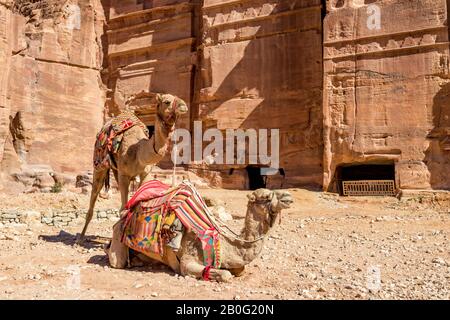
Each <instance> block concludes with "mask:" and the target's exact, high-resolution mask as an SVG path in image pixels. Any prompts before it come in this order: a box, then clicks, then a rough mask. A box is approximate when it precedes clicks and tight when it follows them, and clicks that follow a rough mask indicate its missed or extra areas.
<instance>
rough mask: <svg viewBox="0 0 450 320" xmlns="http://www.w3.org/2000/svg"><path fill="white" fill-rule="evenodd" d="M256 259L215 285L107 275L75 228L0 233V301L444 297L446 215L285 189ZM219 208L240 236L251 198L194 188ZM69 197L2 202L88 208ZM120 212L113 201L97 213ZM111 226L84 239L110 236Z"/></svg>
mask: <svg viewBox="0 0 450 320" xmlns="http://www.w3.org/2000/svg"><path fill="white" fill-rule="evenodd" d="M291 192H292V194H293V195H294V198H295V203H294V205H293V207H292V208H291V209H289V210H287V211H285V212H284V213H283V216H282V220H281V224H280V225H276V227H275V228H274V229H273V231H272V233H271V235H270V236H269V237H268V238H267V239H266V242H265V247H264V250H263V252H262V254H261V256H260V257H259V258H257V259H256V260H255V261H253V262H252V263H251V264H250V265H249V266H248V268H247V272H246V274H245V275H244V276H242V277H240V278H234V279H233V280H232V281H231V282H230V283H225V284H218V283H213V282H205V281H198V280H195V279H191V278H184V277H181V276H178V275H176V274H174V273H173V272H172V271H170V270H168V269H167V268H166V267H165V266H163V265H161V264H154V265H151V266H146V267H141V268H133V269H127V270H115V269H111V268H109V267H108V260H107V257H106V255H105V253H104V252H103V248H102V246H103V244H102V243H101V240H102V239H101V238H95V239H94V238H92V241H89V242H87V243H86V244H85V245H84V246H83V247H76V246H74V241H75V236H76V234H77V233H78V232H79V231H80V230H81V228H82V221H80V224H79V225H75V226H71V227H67V229H64V230H61V229H60V228H56V227H47V226H45V225H42V224H37V225H32V226H26V225H15V226H6V225H0V239H2V240H0V298H1V299H242V300H244V299H450V241H449V236H450V210H449V209H448V208H445V207H431V206H424V205H421V204H420V201H418V202H417V203H416V202H414V203H404V201H399V200H397V199H396V198H339V197H336V196H334V195H329V194H323V193H320V192H311V191H306V190H299V189H294V190H291ZM201 193H202V194H204V195H207V196H210V197H212V198H217V199H221V200H222V201H224V202H225V207H226V208H227V210H228V212H229V213H231V214H232V215H233V217H234V220H233V221H232V222H231V226H232V227H233V228H234V229H235V230H240V227H241V226H242V225H243V217H244V215H245V208H246V203H247V199H246V195H247V194H248V191H230V190H213V189H209V190H201ZM87 201H88V197H87V196H86V195H81V194H74V193H61V194H33V195H21V196H18V197H7V196H0V203H1V206H2V208H33V209H35V210H41V211H43V210H46V209H47V208H50V207H51V208H87ZM117 206H118V197H117V195H114V196H113V198H112V199H108V200H105V199H101V200H100V201H99V203H98V208H114V207H117ZM112 224H113V222H101V223H100V222H98V221H95V222H94V223H92V225H91V227H90V229H89V231H88V233H89V234H90V235H96V236H99V237H108V236H110V233H111V232H110V230H111V226H112Z"/></svg>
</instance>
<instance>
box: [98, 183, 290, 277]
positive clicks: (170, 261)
mask: <svg viewBox="0 0 450 320" xmlns="http://www.w3.org/2000/svg"><path fill="white" fill-rule="evenodd" d="M248 199H249V201H248V204H247V214H246V217H245V225H244V228H243V230H242V232H241V234H240V235H238V236H232V235H224V234H222V233H221V235H220V247H221V249H220V256H221V258H220V260H221V266H220V269H215V268H211V269H209V279H212V280H215V281H218V282H227V281H229V280H230V279H231V278H232V277H233V275H234V276H240V275H242V274H243V272H244V269H245V266H246V265H247V264H249V263H250V262H251V261H253V260H254V259H255V258H257V257H258V255H259V254H260V253H261V251H262V248H263V243H264V238H265V237H266V236H267V234H268V232H269V231H270V230H271V228H272V227H273V226H274V224H275V221H276V218H277V216H278V215H279V214H280V213H281V210H283V209H287V208H289V207H290V205H291V204H292V202H293V199H292V196H291V194H290V193H289V192H286V191H270V190H267V189H258V190H256V191H254V192H253V193H251V194H249V195H248ZM121 232H122V225H121V222H120V221H119V223H117V224H116V225H115V226H114V228H113V240H112V242H111V243H110V244H109V246H107V248H106V249H105V252H106V253H107V254H108V257H109V261H110V264H111V266H112V267H114V268H125V267H126V265H127V262H128V260H129V256H128V252H129V250H128V247H126V246H125V245H124V244H122V243H121ZM138 257H139V259H140V260H143V261H148V260H149V258H150V260H151V259H153V260H157V261H159V262H162V263H163V264H165V265H167V266H169V267H170V268H171V269H172V270H173V271H174V272H176V273H179V274H181V275H183V276H186V275H188V276H191V277H194V278H197V279H199V278H202V277H204V271H205V266H204V265H203V251H202V246H201V243H200V240H198V238H197V236H196V235H195V234H194V233H193V232H192V231H185V232H184V235H183V238H182V241H181V247H180V250H179V251H177V252H174V251H173V250H172V249H171V248H170V247H169V246H165V248H164V254H163V256H160V255H158V254H151V253H149V254H146V255H144V254H142V253H139V254H138Z"/></svg>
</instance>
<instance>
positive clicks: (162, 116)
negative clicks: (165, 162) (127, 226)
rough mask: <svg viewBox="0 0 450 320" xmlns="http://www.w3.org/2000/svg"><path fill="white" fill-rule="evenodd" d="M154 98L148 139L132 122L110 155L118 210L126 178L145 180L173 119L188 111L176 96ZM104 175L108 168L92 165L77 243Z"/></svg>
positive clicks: (169, 133)
mask: <svg viewBox="0 0 450 320" xmlns="http://www.w3.org/2000/svg"><path fill="white" fill-rule="evenodd" d="M156 101H157V108H156V121H155V132H154V134H153V136H152V137H151V138H150V139H149V138H148V137H147V135H146V133H145V132H144V130H143V129H142V128H141V127H140V126H137V125H136V126H133V127H131V128H129V129H128V130H126V131H125V132H124V133H123V138H122V142H121V146H120V148H119V150H118V152H117V153H116V154H113V155H112V158H113V162H114V163H115V165H116V166H112V167H111V169H112V170H113V173H114V178H115V179H116V181H117V183H118V185H119V190H120V195H121V202H122V207H121V210H122V209H123V208H124V207H125V205H126V203H127V201H128V191H129V185H130V182H131V181H132V180H133V179H134V178H135V177H136V176H139V178H140V179H139V180H140V184H142V183H143V182H145V181H146V178H147V176H148V175H149V173H150V171H151V169H152V166H153V165H155V164H157V163H159V162H160V161H161V160H162V159H163V158H164V156H165V155H166V153H167V151H168V148H169V144H170V139H171V137H172V135H173V133H174V130H175V123H176V121H177V119H178V118H179V117H180V116H181V115H183V114H185V113H187V112H188V107H187V105H186V103H185V102H184V101H183V100H182V99H180V98H178V97H176V96H173V95H170V94H157V95H156ZM108 175H109V170H105V169H101V170H98V169H95V168H94V178H93V183H92V191H91V198H90V203H89V210H88V212H87V215H86V222H85V225H84V228H83V231H82V232H81V234H80V237H79V239H78V243H82V242H83V239H84V235H85V234H86V230H87V227H88V225H89V223H90V221H91V219H92V216H93V213H94V206H95V202H96V201H97V197H98V194H99V193H100V191H101V189H102V187H103V185H104V184H105V181H106V178H107V176H108Z"/></svg>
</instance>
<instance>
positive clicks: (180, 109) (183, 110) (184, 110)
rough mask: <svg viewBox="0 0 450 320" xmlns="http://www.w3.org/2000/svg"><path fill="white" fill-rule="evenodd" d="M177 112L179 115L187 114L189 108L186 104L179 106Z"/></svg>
mask: <svg viewBox="0 0 450 320" xmlns="http://www.w3.org/2000/svg"><path fill="white" fill-rule="evenodd" d="M175 112H176V114H177V115H182V114H186V113H187V112H188V107H187V105H185V104H182V105H179V106H178V107H177V109H176V111H175Z"/></svg>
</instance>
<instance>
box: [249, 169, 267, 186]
mask: <svg viewBox="0 0 450 320" xmlns="http://www.w3.org/2000/svg"><path fill="white" fill-rule="evenodd" d="M245 169H246V170H247V175H248V188H249V190H256V189H260V188H265V187H266V177H265V176H263V175H262V174H261V167H256V166H248V167H247V168H245Z"/></svg>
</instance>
